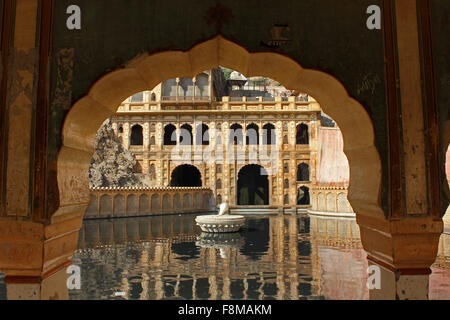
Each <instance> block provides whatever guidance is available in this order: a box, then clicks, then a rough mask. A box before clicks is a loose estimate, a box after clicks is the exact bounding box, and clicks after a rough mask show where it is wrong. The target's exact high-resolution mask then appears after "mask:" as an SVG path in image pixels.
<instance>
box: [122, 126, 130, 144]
mask: <svg viewBox="0 0 450 320" xmlns="http://www.w3.org/2000/svg"><path fill="white" fill-rule="evenodd" d="M122 138H123V147H124V148H125V149H127V150H128V149H129V148H130V123H129V122H125V123H124V124H123V135H122Z"/></svg>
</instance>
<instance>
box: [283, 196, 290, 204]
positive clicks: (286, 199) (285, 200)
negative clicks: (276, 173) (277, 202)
mask: <svg viewBox="0 0 450 320" xmlns="http://www.w3.org/2000/svg"><path fill="white" fill-rule="evenodd" d="M284 204H285V205H287V204H289V195H288V194H286V195H284Z"/></svg>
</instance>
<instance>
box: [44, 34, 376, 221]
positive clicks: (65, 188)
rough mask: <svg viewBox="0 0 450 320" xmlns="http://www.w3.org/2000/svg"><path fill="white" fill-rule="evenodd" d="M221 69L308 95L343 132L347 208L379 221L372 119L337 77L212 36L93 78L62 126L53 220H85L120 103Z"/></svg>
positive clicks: (141, 59) (143, 58)
mask: <svg viewBox="0 0 450 320" xmlns="http://www.w3.org/2000/svg"><path fill="white" fill-rule="evenodd" d="M219 65H221V66H224V67H227V68H230V69H233V70H238V71H239V72H241V73H243V74H244V75H245V76H247V77H251V76H265V77H268V78H271V79H275V80H277V81H279V82H281V83H283V85H284V86H286V87H287V88H289V89H290V90H296V91H297V92H304V93H307V94H309V95H311V96H313V97H314V98H315V99H316V100H317V101H318V103H319V104H320V105H321V107H322V109H323V111H324V112H325V113H326V114H328V115H330V116H331V117H332V118H333V119H334V120H335V121H336V122H337V124H338V125H339V127H340V129H341V131H342V134H343V137H344V145H345V147H344V152H345V154H346V155H347V158H348V161H349V166H350V173H351V174H350V188H349V195H348V197H349V201H350V203H351V205H352V207H353V208H354V209H355V212H357V214H358V215H367V216H371V217H378V218H383V219H384V214H383V210H382V208H381V206H380V204H379V198H380V196H379V193H380V191H381V169H382V168H381V160H380V157H379V154H378V151H377V149H376V147H375V144H374V141H375V139H374V130H373V124H372V121H371V119H370V117H369V115H368V114H367V112H366V111H365V109H364V108H363V106H362V105H361V104H359V103H358V102H357V101H356V100H354V99H353V98H351V97H350V96H349V95H348V93H347V91H346V89H345V88H344V86H343V85H342V84H341V83H340V82H339V81H338V80H337V79H335V78H334V77H332V76H330V75H328V74H326V73H323V72H320V71H315V70H309V69H304V68H302V67H301V66H300V65H299V64H298V63H297V62H296V61H294V60H292V59H291V58H288V57H285V56H283V55H281V54H277V53H269V52H267V53H250V52H248V51H247V50H246V49H245V48H243V47H241V46H239V45H238V44H236V43H233V42H231V41H229V40H226V39H224V38H223V37H221V36H217V37H215V38H214V39H212V40H208V41H206V42H203V43H200V44H198V45H196V46H194V47H193V48H191V50H189V51H188V52H181V51H167V52H161V53H157V54H152V55H148V54H143V55H140V56H138V57H136V58H135V59H133V60H132V61H130V62H129V63H128V64H127V65H126V66H125V67H124V68H123V69H120V70H117V71H113V72H111V73H109V74H107V75H105V76H104V77H102V78H101V79H100V80H98V81H97V82H96V83H95V84H94V85H93V86H92V87H91V89H90V91H89V93H88V94H87V95H86V96H85V97H83V98H82V99H80V100H79V101H78V102H77V103H76V104H75V105H74V106H73V107H72V109H71V110H70V112H69V114H68V115H67V117H66V120H65V123H64V126H63V134H62V139H63V141H62V142H63V143H62V144H63V146H62V149H61V150H60V152H59V155H58V167H57V172H58V187H59V192H60V199H59V200H60V206H59V209H58V210H57V212H56V213H55V214H54V215H53V217H52V220H53V222H56V221H60V220H66V219H67V218H70V217H76V216H78V217H80V216H82V215H83V214H84V211H85V209H86V208H87V206H88V203H89V192H88V186H89V181H88V167H89V163H90V160H91V158H92V154H93V151H94V137H95V134H96V132H97V130H98V128H99V127H100V125H101V124H102V123H103V121H104V120H105V119H107V118H109V117H110V116H112V115H113V114H114V113H115V112H116V109H117V106H118V105H120V103H121V102H122V101H124V100H125V99H126V98H127V97H129V96H131V95H133V94H134V93H136V92H140V91H144V90H147V89H148V88H153V87H155V86H156V85H157V84H158V83H160V82H161V81H164V80H166V79H171V78H175V77H192V76H195V75H196V74H199V73H200V72H202V71H204V70H208V69H212V68H217V67H218V66H219ZM343 108H345V112H342V110H343Z"/></svg>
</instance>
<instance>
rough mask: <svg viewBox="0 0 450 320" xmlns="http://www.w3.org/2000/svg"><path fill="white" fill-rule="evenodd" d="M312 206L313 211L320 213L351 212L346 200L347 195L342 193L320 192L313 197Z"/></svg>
mask: <svg viewBox="0 0 450 320" xmlns="http://www.w3.org/2000/svg"><path fill="white" fill-rule="evenodd" d="M313 206H314V209H315V210H317V211H320V212H345V213H351V212H353V209H352V208H351V206H350V204H349V202H348V200H347V194H346V193H344V192H341V193H338V194H337V193H333V192H328V193H322V192H320V193H318V194H317V195H314V196H313Z"/></svg>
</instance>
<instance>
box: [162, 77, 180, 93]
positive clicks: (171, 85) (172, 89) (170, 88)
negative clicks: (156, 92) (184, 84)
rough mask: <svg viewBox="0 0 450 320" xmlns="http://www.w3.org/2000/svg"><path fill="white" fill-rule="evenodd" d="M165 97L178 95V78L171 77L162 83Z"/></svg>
mask: <svg viewBox="0 0 450 320" xmlns="http://www.w3.org/2000/svg"><path fill="white" fill-rule="evenodd" d="M162 95H163V97H176V96H177V80H176V79H170V80H167V81H164V82H163V84H162Z"/></svg>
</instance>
